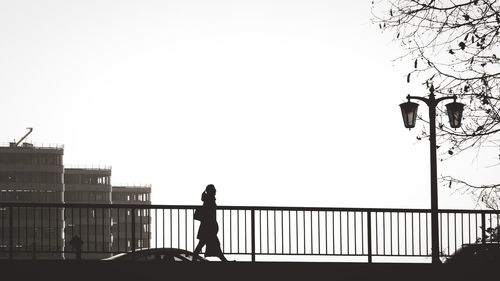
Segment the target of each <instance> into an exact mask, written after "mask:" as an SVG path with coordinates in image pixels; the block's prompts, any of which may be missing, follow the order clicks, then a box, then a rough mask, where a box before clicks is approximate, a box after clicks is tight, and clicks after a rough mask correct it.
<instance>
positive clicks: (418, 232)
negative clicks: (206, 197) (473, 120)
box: [0, 203, 500, 262]
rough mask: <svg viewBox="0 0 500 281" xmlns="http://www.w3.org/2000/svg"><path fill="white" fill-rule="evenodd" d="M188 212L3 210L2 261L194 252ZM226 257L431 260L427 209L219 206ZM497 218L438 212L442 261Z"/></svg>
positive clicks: (72, 207)
mask: <svg viewBox="0 0 500 281" xmlns="http://www.w3.org/2000/svg"><path fill="white" fill-rule="evenodd" d="M197 207H198V206H192V205H103V204H34V203H0V258H4V259H5V258H10V259H17V258H56V259H63V258H73V255H74V254H73V252H74V251H73V249H72V247H71V246H70V240H71V239H72V238H73V237H74V236H75V235H77V236H79V237H80V238H81V239H82V241H83V245H82V249H81V251H82V256H83V258H93V259H97V258H103V257H107V256H110V255H111V254H116V253H121V252H128V251H137V250H140V249H145V248H161V247H169V248H182V249H186V250H190V251H193V249H194V248H195V246H196V243H197V238H196V234H197V230H198V227H199V222H198V221H196V220H194V219H193V214H194V211H195V209H196V208H197ZM217 221H218V224H219V233H218V236H219V239H220V242H221V247H222V250H223V252H224V253H225V254H233V255H245V256H247V258H248V259H249V260H252V261H255V260H256V259H257V257H260V256H262V257H264V256H281V257H285V258H286V256H289V257H290V256H299V257H310V256H328V257H333V256H344V257H354V256H358V257H366V260H367V261H368V262H372V261H373V258H374V257H430V256H431V252H430V251H431V250H430V249H431V232H430V210H423V209H365V208H305V207H304V208H302V207H244V206H219V207H218V210H217ZM498 225H500V212H499V211H476V210H440V212H439V237H440V255H441V256H443V257H445V256H449V255H451V254H453V252H455V251H456V250H457V249H458V248H460V247H461V245H462V244H470V243H478V242H486V241H488V239H487V236H488V235H487V229H488V228H495V227H497V226H498Z"/></svg>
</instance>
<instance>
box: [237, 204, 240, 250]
mask: <svg viewBox="0 0 500 281" xmlns="http://www.w3.org/2000/svg"><path fill="white" fill-rule="evenodd" d="M240 213H241V212H240V210H236V252H237V253H238V254H239V253H240Z"/></svg>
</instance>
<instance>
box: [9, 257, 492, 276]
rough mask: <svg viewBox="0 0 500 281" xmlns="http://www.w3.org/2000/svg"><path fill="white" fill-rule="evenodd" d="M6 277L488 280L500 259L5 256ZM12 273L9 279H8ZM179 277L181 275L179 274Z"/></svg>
mask: <svg viewBox="0 0 500 281" xmlns="http://www.w3.org/2000/svg"><path fill="white" fill-rule="evenodd" d="M0 272H1V273H0V278H2V280H71V281H73V280H85V281H96V280H140V281H143V280H214V281H215V280H217V281H218V280H256V281H263V280H273V281H277V280H384V281H385V280H398V281H400V280H404V281H407V280H419V281H422V280H423V281H431V280H440V281H441V280H486V278H489V277H490V276H492V275H496V276H498V273H499V272H500V266H499V264H485V265H474V266H473V265H470V266H464V265H448V264H442V265H437V266H435V265H431V264H358V263H274V262H272V263H263V262H262V263H261V262H258V263H249V262H228V263H221V262H212V263H164V262H147V263H146V262H139V261H138V262H123V261H120V262H118V261H82V262H77V261H0ZM6 278H9V279H6ZM174 278H175V279H174Z"/></svg>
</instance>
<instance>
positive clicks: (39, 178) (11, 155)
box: [0, 143, 64, 259]
mask: <svg viewBox="0 0 500 281" xmlns="http://www.w3.org/2000/svg"><path fill="white" fill-rule="evenodd" d="M63 155H64V148H63V147H62V146H53V147H35V146H33V145H32V144H29V143H24V144H23V145H22V146H17V145H16V143H10V144H9V146H3V147H0V202H39V203H63V202H64V201H63V199H64V182H63V177H64V167H63ZM10 210H12V212H13V213H12V214H10V213H9V211H10ZM10 215H12V217H13V218H14V219H13V221H12V229H11V228H10V227H9V224H7V223H6V222H7V219H8V218H9V216H10ZM63 217H64V216H63V210H62V208H51V209H43V210H42V209H41V208H26V207H17V208H12V209H9V208H6V207H2V208H0V220H1V222H0V224H1V225H2V233H1V236H2V239H1V240H0V249H1V250H2V251H1V252H0V257H6V256H7V255H8V252H9V250H10V246H11V245H9V241H8V240H7V239H5V237H6V234H7V233H10V231H12V235H13V238H14V239H13V244H14V245H13V249H12V250H13V256H14V257H15V258H30V259H31V258H41V259H62V258H63V255H62V254H61V253H62V252H63V250H64V241H63V235H62V232H63V228H64V220H63ZM54 250H56V251H54ZM49 251H54V252H55V253H48V252H49ZM43 252H45V253H43Z"/></svg>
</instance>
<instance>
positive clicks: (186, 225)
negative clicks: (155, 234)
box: [148, 209, 188, 250]
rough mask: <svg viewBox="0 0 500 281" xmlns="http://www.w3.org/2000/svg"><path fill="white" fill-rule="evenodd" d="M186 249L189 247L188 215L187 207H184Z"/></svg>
mask: <svg viewBox="0 0 500 281" xmlns="http://www.w3.org/2000/svg"><path fill="white" fill-rule="evenodd" d="M184 226H185V227H184V240H185V241H184V249H185V250H187V247H188V215H187V209H184ZM150 232H151V231H150ZM148 245H149V243H148Z"/></svg>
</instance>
